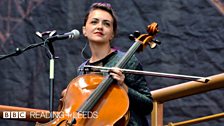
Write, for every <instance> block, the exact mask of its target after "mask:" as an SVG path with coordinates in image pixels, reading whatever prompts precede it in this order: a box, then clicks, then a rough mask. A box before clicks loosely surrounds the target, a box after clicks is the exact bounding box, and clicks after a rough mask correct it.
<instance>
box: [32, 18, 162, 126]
mask: <svg viewBox="0 0 224 126" xmlns="http://www.w3.org/2000/svg"><path fill="white" fill-rule="evenodd" d="M158 31H159V30H158V24H157V23H155V22H154V23H152V24H150V25H148V26H147V32H148V33H147V34H141V35H140V34H139V35H138V36H137V37H136V38H134V40H135V43H134V44H133V45H132V46H131V47H130V49H129V50H128V51H127V52H126V54H125V55H124V56H123V57H122V58H121V59H120V60H119V61H118V63H117V64H116V65H115V67H118V68H124V67H125V65H126V64H127V62H128V61H129V59H130V58H131V57H132V56H133V55H134V53H135V52H136V51H137V50H143V48H144V47H146V45H150V47H151V48H154V47H155V46H156V43H155V42H153V38H154V36H155V35H156V33H158ZM114 82H115V81H114V79H113V78H112V76H111V75H107V76H104V77H103V76H101V75H98V74H94V73H90V74H84V75H80V76H78V77H76V78H74V79H73V80H72V81H71V82H70V83H69V84H68V87H67V90H66V93H65V95H64V97H63V98H62V109H61V111H60V112H59V115H57V117H56V118H54V119H53V120H51V121H50V122H47V123H42V124H41V123H38V122H37V123H36V126H104V125H109V126H111V125H124V126H125V125H127V123H128V120H129V112H128V108H129V98H128V95H127V93H126V91H125V90H124V89H123V88H122V87H121V86H120V85H118V84H116V83H114Z"/></svg>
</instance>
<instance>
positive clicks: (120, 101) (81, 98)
mask: <svg viewBox="0 0 224 126" xmlns="http://www.w3.org/2000/svg"><path fill="white" fill-rule="evenodd" d="M102 80H103V76H101V75H97V74H86V75H81V76H78V77H76V78H74V79H73V80H72V81H71V82H70V83H69V85H68V87H67V92H66V94H65V96H64V97H63V98H62V102H63V106H62V110H61V112H60V114H59V115H58V116H57V117H55V118H54V119H53V120H52V121H50V122H48V123H44V124H40V123H36V126H67V125H69V122H71V121H72V120H73V118H75V119H76V123H75V124H73V125H74V126H105V125H108V126H112V125H116V123H117V124H119V125H126V124H127V122H128V119H129V118H128V116H129V115H128V112H127V111H128V107H129V100H128V96H127V93H126V91H125V90H124V89H123V88H122V87H121V86H120V85H118V84H112V85H111V86H110V87H109V89H108V90H107V92H106V93H105V94H104V96H103V97H102V98H101V99H100V100H99V102H98V103H97V105H96V106H94V108H93V109H92V110H91V111H90V112H87V115H86V116H85V115H84V114H82V113H79V112H77V110H78V108H79V107H80V106H81V105H82V104H83V102H85V100H86V99H88V97H89V96H90V94H91V93H92V92H93V91H94V90H95V88H96V87H97V86H98V85H99V84H100V82H101V81H102ZM124 115H125V116H124ZM122 117H123V118H122ZM119 120H120V121H119ZM73 125H71V126H73Z"/></svg>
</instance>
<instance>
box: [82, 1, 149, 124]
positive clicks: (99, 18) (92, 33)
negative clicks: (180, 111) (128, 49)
mask: <svg viewBox="0 0 224 126" xmlns="http://www.w3.org/2000/svg"><path fill="white" fill-rule="evenodd" d="M116 30H117V19H116V16H115V14H114V11H113V9H112V7H111V5H110V4H108V3H94V4H93V5H92V6H91V7H90V9H89V11H88V13H87V14H86V17H85V20H84V26H83V35H84V36H85V37H86V38H87V40H88V42H89V47H90V50H91V54H92V55H91V58H90V59H88V60H87V61H86V62H84V63H83V64H82V65H81V66H80V67H79V69H80V68H83V66H84V65H95V66H105V67H114V66H115V64H116V63H117V62H118V61H119V60H120V59H121V57H122V56H123V55H124V53H123V52H121V51H119V50H116V49H114V48H112V47H111V41H112V39H113V38H114V36H115V34H116ZM125 68H126V69H138V70H142V67H141V65H140V64H139V62H138V60H137V59H136V58H135V57H134V56H133V57H132V58H131V60H130V61H129V62H128V63H127V65H126V67H125ZM79 74H83V73H81V72H79ZM110 75H112V77H113V78H114V79H115V80H116V81H117V83H118V84H120V85H122V86H123V87H124V89H125V90H126V92H127V94H128V96H129V101H130V107H129V110H130V120H129V123H128V125H129V126H144V125H148V124H147V120H146V118H145V115H147V114H149V113H150V112H151V111H152V97H151V94H150V92H149V89H148V87H147V83H146V80H145V78H144V76H142V75H132V74H126V75H124V74H123V73H122V71H120V70H119V69H118V68H115V69H114V70H113V71H112V72H110Z"/></svg>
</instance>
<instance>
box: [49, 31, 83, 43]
mask: <svg viewBox="0 0 224 126" xmlns="http://www.w3.org/2000/svg"><path fill="white" fill-rule="evenodd" d="M79 35H80V33H79V31H78V30H76V29H74V30H72V31H71V32H67V33H64V34H59V35H54V36H50V37H48V38H47V40H48V41H55V40H63V39H78V38H79Z"/></svg>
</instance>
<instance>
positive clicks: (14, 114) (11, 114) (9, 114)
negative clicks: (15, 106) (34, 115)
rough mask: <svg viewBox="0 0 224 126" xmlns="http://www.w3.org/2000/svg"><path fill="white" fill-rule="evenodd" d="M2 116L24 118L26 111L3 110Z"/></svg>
mask: <svg viewBox="0 0 224 126" xmlns="http://www.w3.org/2000/svg"><path fill="white" fill-rule="evenodd" d="M3 118H5V119H9V118H11V119H18V118H20V119H25V118H26V112H24V111H4V112H3Z"/></svg>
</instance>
